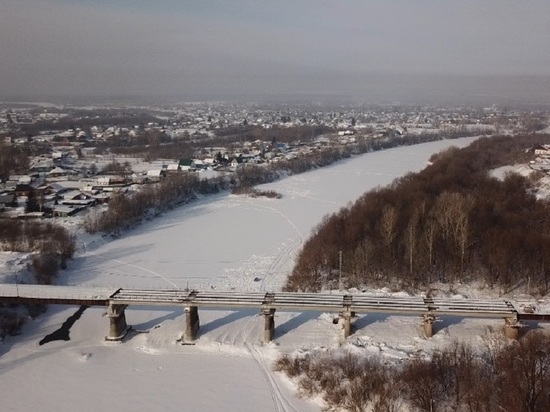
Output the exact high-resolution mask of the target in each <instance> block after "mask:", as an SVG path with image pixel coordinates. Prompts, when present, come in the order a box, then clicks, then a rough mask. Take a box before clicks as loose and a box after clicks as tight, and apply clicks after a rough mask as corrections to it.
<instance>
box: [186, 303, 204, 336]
mask: <svg viewBox="0 0 550 412" xmlns="http://www.w3.org/2000/svg"><path fill="white" fill-rule="evenodd" d="M199 327H200V322H199V308H198V307H197V306H186V307H185V334H184V336H183V341H184V342H193V341H194V340H195V339H196V338H197V333H198V332H199Z"/></svg>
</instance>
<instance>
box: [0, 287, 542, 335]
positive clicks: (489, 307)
mask: <svg viewBox="0 0 550 412" xmlns="http://www.w3.org/2000/svg"><path fill="white" fill-rule="evenodd" d="M0 303H8V304H62V305H85V306H104V307H106V308H107V315H108V317H109V320H110V328H109V333H108V335H107V336H106V340H109V341H119V340H122V338H123V337H124V336H125V335H126V333H127V331H128V329H129V328H128V325H127V323H126V315H125V309H126V308H127V307H128V306H131V305H140V306H172V307H173V306H180V307H181V306H183V307H184V308H185V315H186V326H185V331H184V334H183V342H184V343H192V342H193V341H195V339H196V337H197V334H198V331H199V327H200V322H199V312H198V309H199V308H201V307H202V308H222V309H227V308H230V309H242V308H258V309H260V311H261V314H262V315H263V316H264V319H265V327H264V336H263V340H264V342H269V341H271V340H273V338H274V331H275V320H274V316H275V312H276V311H277V310H280V311H296V312H298V311H299V312H301V311H325V312H335V313H338V315H339V317H340V318H341V319H342V320H343V331H344V338H347V337H348V336H349V335H350V333H351V323H352V319H354V318H355V316H356V314H357V313H386V314H402V315H419V316H421V318H422V323H423V328H424V333H425V335H426V337H428V338H429V337H432V336H433V323H434V322H435V321H436V319H437V317H441V316H460V317H473V318H499V319H503V320H504V330H505V333H506V336H508V337H509V338H511V339H517V337H518V328H519V326H520V321H521V320H536V321H550V313H548V314H538V313H537V314H535V313H532V312H529V313H528V312H526V311H524V310H523V311H522V310H520V308H517V307H516V306H515V305H514V303H512V302H511V301H508V300H504V299H495V300H490V299H441V298H429V297H382V296H366V295H351V294H328V293H299V292H292V293H288V292H281V293H269V292H268V293H262V292H214V291H210V292H206V291H196V290H187V289H159V290H155V289H122V288H119V289H117V288H110V287H78V286H44V285H22V284H2V285H0Z"/></svg>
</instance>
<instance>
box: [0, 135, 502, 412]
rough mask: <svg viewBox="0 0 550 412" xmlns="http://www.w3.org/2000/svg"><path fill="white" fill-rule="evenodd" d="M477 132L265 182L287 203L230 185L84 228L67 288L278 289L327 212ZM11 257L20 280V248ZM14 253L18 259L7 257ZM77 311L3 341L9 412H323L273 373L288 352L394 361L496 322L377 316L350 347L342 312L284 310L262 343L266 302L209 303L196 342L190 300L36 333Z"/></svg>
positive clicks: (365, 320) (51, 313) (7, 270)
mask: <svg viewBox="0 0 550 412" xmlns="http://www.w3.org/2000/svg"><path fill="white" fill-rule="evenodd" d="M472 140H473V138H465V139H458V140H449V141H438V142H432V143H427V144H421V145H416V146H410V147H401V148H395V149H390V150H385V151H381V152H375V153H370V154H365V155H362V156H358V157H354V158H351V159H348V160H345V161H342V162H339V163H338V164H335V165H332V166H329V167H326V168H322V169H318V170H315V171H312V172H309V173H304V174H301V175H297V176H292V177H289V178H286V179H283V180H280V181H278V182H275V183H272V184H269V185H265V187H264V188H265V189H270V190H275V191H277V192H279V193H281V194H282V195H283V197H282V199H278V200H274V199H265V198H255V199H250V198H246V197H241V196H234V195H230V194H228V193H223V194H219V195H216V196H211V197H207V198H204V199H202V200H199V201H196V202H194V203H192V204H189V205H186V206H184V207H181V208H179V209H176V210H173V211H171V212H169V213H165V214H163V215H162V216H160V217H158V218H156V219H154V220H152V221H148V222H146V223H144V224H143V225H141V226H139V227H137V228H135V229H134V230H131V231H129V232H127V233H125V234H124V235H122V236H120V237H119V238H117V239H112V238H102V237H99V236H90V235H86V234H83V233H82V232H79V241H80V244H79V251H78V254H77V255H76V256H75V258H74V260H72V261H71V262H70V263H69V269H68V270H66V271H64V272H62V274H61V278H60V282H59V283H60V284H71V285H79V286H81V287H86V286H97V285H102V286H106V287H129V288H130V287H133V288H138V287H151V288H173V287H178V288H185V287H189V288H196V289H208V290H211V289H215V290H239V291H278V290H280V289H281V287H282V285H283V284H284V281H285V278H286V276H287V275H288V274H289V272H290V270H291V269H292V266H293V263H294V259H295V257H296V255H297V253H298V251H299V250H300V248H301V246H302V244H303V242H304V240H305V239H307V237H308V236H309V234H310V233H311V231H312V230H313V228H314V227H315V226H316V225H317V224H318V223H319V222H320V220H321V219H322V217H323V216H324V215H326V214H328V213H333V212H336V211H338V210H339V209H340V208H341V207H342V206H345V205H346V204H348V203H349V202H352V201H354V200H355V199H357V198H358V197H359V196H360V195H361V194H363V193H364V192H365V191H368V190H369V189H372V188H374V187H377V186H384V185H386V184H388V183H390V182H391V181H393V180H394V179H395V178H396V177H399V176H401V175H403V174H405V173H406V172H409V171H418V170H420V169H422V168H423V167H424V166H426V164H427V162H428V158H429V156H430V155H431V154H432V153H435V152H438V151H440V150H442V149H445V148H447V147H449V146H452V145H455V146H460V147H462V146H465V145H467V144H468V143H469V142H471V141H472ZM0 256H2V260H0V262H1V263H2V266H1V268H0V272H1V273H4V274H5V275H7V276H8V278H6V279H7V280H6V281H12V279H11V277H10V276H13V264H14V263H13V262H16V260H17V259H20V257H18V256H17V255H10V256H11V257H9V256H8V257H6V256H7V255H0ZM10 262H11V263H10ZM76 310H77V308H75V307H68V306H51V307H50V308H49V309H48V311H47V312H46V313H45V314H43V315H41V316H40V317H38V318H37V319H35V320H29V321H28V322H27V324H26V325H25V326H24V328H23V330H22V333H21V335H19V336H16V337H9V338H7V339H6V340H5V341H4V342H3V343H2V344H0V355H1V356H0V376H1V379H2V385H0V405H1V409H2V410H3V411H27V410H43V411H74V410H76V409H78V410H79V411H82V412H86V411H97V410H119V411H151V410H162V411H176V410H177V411H181V410H185V411H305V412H308V411H320V410H321V408H322V407H321V405H320V404H318V403H316V402H314V401H307V400H304V399H300V398H299V397H297V395H296V394H295V392H294V388H293V386H292V384H291V382H290V381H289V379H287V378H286V377H285V376H283V375H281V374H279V373H275V372H273V371H272V370H271V364H272V361H273V360H274V359H276V358H277V356H278V354H279V353H280V352H290V351H294V350H310V349H314V348H320V347H334V346H337V345H340V344H342V343H344V344H349V345H352V346H353V347H355V348H356V350H364V351H365V353H367V352H368V353H371V354H380V355H381V356H385V357H388V358H391V359H402V358H406V357H409V356H413V355H414V354H415V353H417V352H418V351H422V350H429V349H430V348H433V347H435V346H437V345H440V344H442V343H445V342H449V341H450V340H452V339H456V338H464V339H467V340H469V341H472V342H474V343H476V342H478V343H479V342H480V339H482V338H481V337H482V336H483V334H484V333H485V331H486V328H487V326H488V325H489V326H494V327H498V326H501V325H500V322H499V321H498V320H496V321H493V320H466V319H462V318H448V319H447V318H446V319H445V320H444V321H443V322H441V323H439V324H437V325H436V331H437V333H436V335H435V336H434V338H432V339H430V340H426V339H422V338H420V336H422V335H421V333H420V328H421V325H420V321H419V319H418V318H417V317H407V316H388V315H375V314H373V315H368V316H362V317H360V318H358V319H357V320H356V321H355V324H356V325H357V327H358V329H357V332H356V333H354V334H353V335H351V336H350V337H349V338H348V340H347V341H346V342H343V341H342V340H343V339H342V330H341V325H338V324H334V323H333V322H332V320H333V315H332V314H325V313H318V312H305V313H289V312H277V313H276V314H275V325H276V329H275V341H274V342H273V343H271V344H268V345H261V344H260V343H259V342H260V341H261V337H262V334H263V326H264V324H263V318H262V317H261V316H258V312H257V311H255V310H239V311H229V310H202V309H201V310H200V313H199V315H200V322H201V329H200V331H199V337H198V340H197V342H196V344H195V345H191V346H183V345H181V344H179V343H178V342H177V339H178V338H179V337H180V336H181V334H182V332H183V330H184V327H185V316H184V313H183V308H178V307H174V308H164V307H163V308H150V307H131V308H128V309H127V310H126V317H127V321H128V323H129V324H131V325H132V326H133V328H134V329H135V331H134V332H131V333H130V334H129V335H128V336H127V337H126V339H125V341H124V342H122V343H107V342H105V341H104V337H105V335H106V334H107V331H108V319H107V318H106V317H105V316H104V314H105V310H104V309H103V308H97V307H94V308H88V309H87V310H86V311H84V313H83V314H82V316H81V318H80V319H78V320H77V321H76V322H75V323H74V325H73V326H72V328H71V331H70V338H71V340H70V341H53V342H49V343H47V344H45V345H42V346H40V345H39V344H38V342H39V341H40V340H41V339H42V338H43V337H44V336H46V335H47V334H49V333H52V332H53V331H55V330H56V329H58V328H59V327H60V326H61V324H62V323H63V322H64V321H65V320H67V318H69V317H70V316H71V315H72V314H73V313H74V312H75V311H76Z"/></svg>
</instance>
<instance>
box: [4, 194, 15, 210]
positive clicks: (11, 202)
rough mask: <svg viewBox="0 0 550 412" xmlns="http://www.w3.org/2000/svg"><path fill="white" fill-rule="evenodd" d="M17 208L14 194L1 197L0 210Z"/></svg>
mask: <svg viewBox="0 0 550 412" xmlns="http://www.w3.org/2000/svg"><path fill="white" fill-rule="evenodd" d="M15 206H17V201H16V198H15V195H13V194H2V195H0V209H5V208H6V207H15Z"/></svg>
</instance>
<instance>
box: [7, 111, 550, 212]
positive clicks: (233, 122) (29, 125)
mask: <svg viewBox="0 0 550 412" xmlns="http://www.w3.org/2000/svg"><path fill="white" fill-rule="evenodd" d="M548 119H549V115H548V112H546V111H542V110H536V111H532V110H531V111H525V110H511V109H503V108H499V107H489V108H482V109H479V108H470V107H453V108H436V107H406V106H405V107H401V106H399V107H386V106H377V107H351V106H340V107H320V106H317V105H276V106H269V105H266V106H259V105H241V104H234V103H233V104H227V103H201V104H198V103H197V104H186V105H181V106H172V107H146V108H143V107H86V108H82V107H72V106H67V107H64V106H56V105H47V104H41V105H38V104H7V103H2V104H0V139H2V143H1V144H2V145H1V146H0V151H4V153H7V149H8V148H11V149H14V148H15V149H18V150H19V152H21V153H25V154H28V160H27V162H22V164H23V165H24V167H23V166H21V164H19V165H18V166H17V167H14V168H10V167H8V166H9V162H4V163H3V164H4V165H8V166H4V170H1V171H0V179H1V180H0V217H3V218H51V217H62V218H66V217H71V216H74V215H76V214H78V213H80V212H82V211H84V210H86V209H89V208H91V207H94V206H96V205H101V204H105V203H107V202H108V201H109V199H110V198H111V196H112V194H113V193H114V192H117V191H122V192H130V193H131V192H132V191H139V190H140V188H141V187H142V186H143V185H148V184H155V183H157V182H159V181H160V180H162V179H164V178H166V177H167V176H169V175H171V174H179V173H196V174H198V176H199V177H200V178H201V179H207V178H211V177H220V176H226V177H227V178H228V179H230V178H231V177H230V176H231V174H233V173H235V171H237V170H238V169H239V168H242V167H246V166H247V165H251V164H254V165H263V166H267V165H269V164H273V163H277V162H280V161H291V160H293V159H298V158H301V157H304V156H308V155H311V154H314V153H323V152H325V151H328V150H334V149H342V148H346V150H348V151H350V152H351V153H353V147H357V146H358V145H365V144H367V142H373V141H376V142H385V141H389V140H391V139H394V140H393V141H394V142H395V140H396V139H398V140H399V139H401V140H402V141H403V142H404V144H411V143H410V140H414V142H420V141H422V139H423V138H429V139H433V138H434V137H437V138H453V137H462V136H472V135H491V134H505V135H506V134H507V135H514V134H518V133H523V132H536V131H540V132H544V131H545V130H546V131H547V130H548ZM533 150H534V155H535V156H537V157H538V158H539V160H538V161H535V160H533V162H532V165H531V167H532V168H536V169H538V170H542V171H547V170H548V168H549V167H548V166H547V163H546V160H544V159H546V158H547V156H548V155H549V153H550V148H548V147H546V146H538V147H536V148H533ZM153 153H157V154H156V155H153ZM166 153H173V154H174V157H169V156H163V154H166ZM178 153H179V154H185V156H181V155H180V156H178ZM0 156H3V154H2V153H0ZM534 159H535V157H534ZM540 159H543V160H540ZM0 164H2V163H1V162H0ZM2 173H3V176H2Z"/></svg>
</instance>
